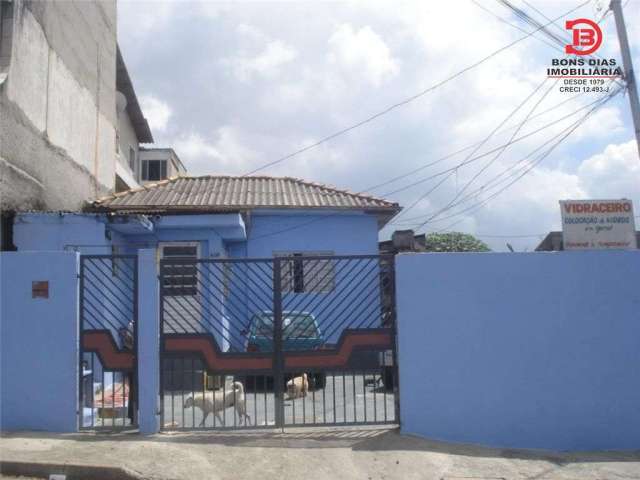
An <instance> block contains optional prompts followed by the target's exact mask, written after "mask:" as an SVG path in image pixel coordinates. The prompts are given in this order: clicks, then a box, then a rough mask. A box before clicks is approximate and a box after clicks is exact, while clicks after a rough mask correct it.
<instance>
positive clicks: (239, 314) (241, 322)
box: [14, 176, 399, 352]
mask: <svg viewBox="0 0 640 480" xmlns="http://www.w3.org/2000/svg"><path fill="white" fill-rule="evenodd" d="M398 211H399V206H398V205H397V204H394V203H391V202H388V201H385V200H383V199H379V198H375V197H371V196H367V195H361V194H354V193H350V192H347V191H344V190H338V189H335V188H332V187H328V186H325V185H319V184H314V183H309V182H304V181H302V180H298V179H292V178H272V177H246V178H245V177H211V176H207V177H192V178H191V177H177V178H173V179H169V180H166V181H162V182H158V183H155V184H151V185H147V186H145V187H143V188H140V189H136V190H130V191H126V192H122V193H117V194H114V195H111V196H109V197H105V198H102V199H100V200H97V201H95V202H93V203H92V204H91V205H90V206H88V208H87V209H86V211H85V212H83V213H64V212H56V213H23V214H19V215H17V217H16V220H15V225H14V242H15V244H16V246H17V247H18V249H19V250H40V251H55V250H65V251H78V252H81V253H82V254H83V255H115V256H119V255H132V254H135V253H136V251H137V250H139V249H149V248H151V249H155V250H156V252H157V259H158V263H160V260H161V259H164V260H165V261H171V260H172V259H173V261H174V262H175V261H178V262H182V264H180V265H178V266H176V265H175V264H174V266H173V270H167V272H168V273H167V275H166V279H165V280H166V282H167V284H166V285H164V287H166V288H165V289H164V290H165V293H166V295H165V300H164V306H165V312H164V313H165V314H164V327H163V329H164V331H165V333H198V332H200V333H202V332H206V333H210V334H212V335H213V336H214V337H215V338H216V342H217V346H218V347H219V348H220V350H221V351H223V352H225V351H236V352H238V351H245V350H246V349H247V347H248V345H247V343H248V340H247V335H248V330H250V329H251V322H252V319H254V317H255V316H256V315H258V314H260V312H263V313H264V312H269V311H270V310H272V309H273V304H272V301H273V291H272V287H273V272H272V271H271V269H272V268H273V266H272V265H271V264H270V263H269V262H265V263H262V264H260V263H256V264H255V265H253V264H249V263H242V262H240V263H236V262H232V260H234V259H238V260H241V259H270V258H288V259H291V260H290V261H289V260H287V261H286V262H284V263H283V267H282V268H283V271H282V272H281V277H282V278H281V282H282V305H283V308H284V309H285V310H286V311H302V310H304V311H305V312H309V313H312V314H313V315H314V316H315V318H316V320H317V322H318V323H319V324H321V325H323V330H324V331H323V332H322V333H323V336H324V340H325V341H327V342H329V343H335V342H337V341H338V339H339V338H340V335H341V333H342V331H343V330H344V329H345V328H346V327H348V326H352V327H353V326H354V325H353V323H354V321H355V320H354V318H356V317H358V318H361V320H359V321H358V322H359V323H362V324H364V323H367V318H369V317H371V318H373V317H377V318H378V319H379V317H380V315H379V311H380V295H381V294H380V291H379V282H378V281H377V280H376V277H378V276H379V272H378V266H377V265H373V263H375V262H370V263H372V266H371V267H368V268H366V267H367V266H366V265H365V264H364V263H365V262H362V263H363V264H362V265H356V264H355V262H352V263H353V265H347V263H348V262H347V260H346V259H345V260H340V259H339V257H340V256H353V255H376V254H377V249H378V231H379V229H380V228H382V227H383V226H384V225H385V224H386V222H388V221H389V220H390V219H391V218H392V217H393V216H394V215H395V214H396V213H397V212H398ZM300 257H303V258H300ZM307 257H311V258H313V257H332V258H336V259H333V260H323V259H315V260H313V259H311V260H306V258H307ZM296 258H299V259H298V260H296ZM176 259H178V260H176ZM196 259H209V260H214V261H215V262H209V263H208V262H204V261H203V262H199V263H197V264H196V266H195V267H189V266H186V265H185V262H187V263H188V262H192V261H193V260H196ZM99 260H101V261H100V262H98V261H96V262H94V263H92V265H91V269H87V272H86V273H87V275H86V281H85V282H84V288H85V290H86V291H87V295H85V303H86V306H85V308H86V310H87V312H86V313H87V316H88V317H95V318H97V317H99V318H107V320H108V321H107V322H100V323H102V324H103V325H105V323H106V327H107V329H108V330H110V333H111V336H112V337H113V338H114V339H115V341H116V343H118V342H121V340H122V335H121V334H120V335H119V333H118V331H119V330H121V329H123V328H127V327H128V325H130V324H131V319H130V318H129V317H130V316H131V315H130V313H131V312H130V310H131V309H130V308H127V305H126V304H127V295H126V292H127V291H129V290H131V288H130V283H131V281H132V277H133V274H132V272H130V271H128V269H127V267H128V265H127V259H126V258H123V259H117V258H115V257H114V258H113V259H99ZM223 260H229V262H228V263H224V264H223V266H220V265H221V264H219V263H218V261H223ZM258 266H260V268H258ZM167 268H169V267H167ZM92 269H94V270H95V271H92ZM165 273H166V272H165ZM105 278H108V281H107V282H106V283H113V282H116V284H115V285H112V286H110V288H104V286H105V280H104V279H105ZM118 282H119V283H118ZM365 282H369V283H372V285H373V286H372V287H371V289H370V290H367V291H359V290H356V289H353V288H345V287H346V286H348V285H358V284H364V283H365ZM374 284H375V285H374ZM123 292H125V293H123ZM365 295H366V298H365V300H366V302H367V304H373V305H374V307H373V308H372V309H371V310H370V311H369V312H368V313H367V312H364V311H362V312H358V311H355V310H354V311H353V312H349V310H345V309H343V310H344V312H345V313H344V314H345V316H349V317H350V318H349V319H345V320H344V321H342V319H340V318H338V317H337V315H336V313H335V311H334V310H336V308H331V307H330V305H334V306H335V305H341V306H344V307H345V308H346V307H347V306H348V305H349V304H351V303H355V302H356V300H357V299H358V297H365ZM120 346H122V345H120Z"/></svg>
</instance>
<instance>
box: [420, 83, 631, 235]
mask: <svg viewBox="0 0 640 480" xmlns="http://www.w3.org/2000/svg"><path fill="white" fill-rule="evenodd" d="M622 90H623V89H618V90H617V91H616V92H614V93H612V94H611V95H610V96H608V97H607V98H606V99H605V100H604V101H602V102H601V103H600V104H598V105H595V106H594V107H593V108H592V109H591V110H589V112H587V114H586V115H584V117H582V118H581V119H579V120H578V121H577V122H575V123H574V125H573V126H572V128H571V129H570V130H569V131H567V133H565V134H564V135H563V136H562V137H561V138H560V139H559V140H558V141H557V142H556V143H555V144H554V145H552V146H551V147H550V148H549V150H547V151H546V152H545V153H543V154H542V155H541V156H540V157H539V158H538V159H537V160H535V161H534V162H532V164H531V165H530V166H529V167H528V168H526V169H525V170H524V171H523V172H522V173H521V174H520V175H518V176H517V177H516V178H515V179H514V180H513V181H511V182H510V183H508V184H507V185H506V186H505V187H503V188H501V189H500V190H498V191H497V192H494V193H493V194H492V195H490V196H489V197H487V198H486V199H484V200H482V201H481V202H480V203H479V204H477V205H476V206H475V207H474V206H472V207H468V208H467V209H463V210H461V211H459V212H456V213H455V214H454V215H460V214H461V213H464V212H465V211H468V210H470V209H471V208H474V210H475V209H478V208H480V207H482V206H483V205H485V204H486V203H487V202H488V201H489V200H491V199H493V198H495V197H496V196H497V195H499V194H500V193H502V192H504V191H505V190H506V189H507V188H509V187H510V186H511V185H513V184H514V183H516V182H517V181H519V180H520V179H521V178H522V177H524V176H525V175H526V174H527V173H529V172H530V171H531V170H532V169H533V168H534V167H535V166H537V165H538V164H540V163H541V162H542V161H543V160H544V159H545V158H546V157H547V156H548V155H549V154H551V152H552V151H553V150H554V149H555V148H556V147H557V146H558V145H560V144H561V143H562V142H563V141H564V140H566V139H567V138H568V137H569V135H571V134H572V133H573V132H574V131H575V130H576V129H577V128H578V127H579V126H580V125H581V124H582V123H583V122H584V121H585V120H586V119H587V118H588V117H589V116H590V115H591V114H592V113H593V112H594V111H595V110H597V109H598V108H600V107H601V106H602V105H604V104H605V103H606V102H608V101H609V100H610V99H611V98H613V96H614V95H616V94H617V93H619V92H620V91H622ZM428 222H429V221H425V222H422V223H421V224H420V225H418V226H417V227H416V228H415V229H416V230H417V229H418V228H421V227H423V226H424V225H426V224H427V223H428Z"/></svg>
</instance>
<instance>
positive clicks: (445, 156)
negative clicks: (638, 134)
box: [360, 92, 595, 196]
mask: <svg viewBox="0 0 640 480" xmlns="http://www.w3.org/2000/svg"><path fill="white" fill-rule="evenodd" d="M584 95H586V94H585V93H584V92H581V93H579V94H578V95H574V96H571V97H569V98H567V99H565V100H563V101H562V102H560V103H557V104H556V105H554V106H553V107H550V108H548V109H546V110H543V111H542V112H540V113H538V114H536V115H533V116H532V117H531V118H530V119H531V120H532V119H534V118H538V117H541V116H542V115H545V114H547V113H549V112H551V111H552V110H556V109H558V108H560V107H561V106H563V105H565V104H567V103H569V102H572V101H575V100H576V99H578V98H581V97H582V96H584ZM593 103H595V102H593ZM590 105H592V103H591V104H586V105H584V106H582V107H581V108H579V109H578V110H574V111H573V112H572V113H571V114H569V115H566V116H564V117H561V118H560V119H558V121H561V120H564V119H565V118H568V117H569V116H571V115H575V114H576V113H578V112H579V111H581V110H583V109H585V108H588V107H589V106H590ZM552 125H553V124H548V125H547V126H545V127H543V129H544V128H547V127H548V126H552ZM517 127H518V125H512V126H510V127H507V128H505V129H504V130H503V131H504V132H506V131H509V130H512V129H514V128H517ZM540 130H541V129H538V130H534V131H533V132H531V134H535V133H538V132H539V131H540ZM528 136H530V135H525V136H522V137H518V138H517V139H516V141H520V140H522V139H524V138H528ZM480 143H481V142H476V143H474V144H471V145H467V146H466V147H463V148H461V149H459V150H456V151H455V152H452V153H449V154H447V155H444V156H443V157H440V158H438V159H436V160H434V161H432V162H429V163H426V164H423V165H421V166H420V167H418V168H415V169H413V170H410V171H408V172H405V173H403V174H401V175H398V176H396V177H393V178H391V179H389V180H386V181H384V182H382V183H378V184H376V185H373V186H372V187H369V188H367V189H364V190H362V191H361V192H360V193H362V192H365V191H366V192H371V191H373V190H377V189H379V188H380V187H384V186H386V185H389V184H391V183H395V182H397V181H398V180H402V179H403V178H407V177H409V176H412V175H415V174H416V173H418V172H420V171H422V170H424V169H426V168H429V167H432V166H434V165H437V164H438V163H441V162H443V161H445V160H448V159H449V158H451V157H454V156H456V155H458V154H459V153H463V152H465V151H467V150H470V149H472V148H474V147H475V146H477V145H479V144H480ZM514 143H515V142H514ZM495 151H497V149H495V150H492V151H489V152H487V154H490V153H493V152H495ZM487 154H484V156H486V155H487ZM419 183H421V181H419V182H416V183H414V184H412V185H417V184H419ZM402 190H403V189H399V190H394V191H392V192H389V193H385V194H383V196H387V195H393V194H394V193H396V192H398V191H402Z"/></svg>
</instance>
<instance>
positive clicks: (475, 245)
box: [426, 232, 491, 252]
mask: <svg viewBox="0 0 640 480" xmlns="http://www.w3.org/2000/svg"><path fill="white" fill-rule="evenodd" d="M426 248H427V252H490V251H491V249H490V248H489V247H488V246H487V244H486V243H484V242H483V241H481V240H478V239H477V238H476V237H474V236H473V235H469V234H468V233H460V232H450V233H430V234H428V235H427V236H426Z"/></svg>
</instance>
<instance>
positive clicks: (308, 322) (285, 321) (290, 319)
mask: <svg viewBox="0 0 640 480" xmlns="http://www.w3.org/2000/svg"><path fill="white" fill-rule="evenodd" d="M324 343H325V339H324V337H323V336H322V333H321V332H320V328H319V327H318V322H316V319H315V317H314V316H313V315H312V314H311V313H308V312H295V311H293V312H283V313H282V349H283V350H316V349H318V348H320V347H321V346H322V345H323V344H324ZM247 351H248V352H273V312H270V311H264V312H260V313H257V314H255V315H254V316H253V318H252V319H251V324H250V326H249V335H248V339H247Z"/></svg>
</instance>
